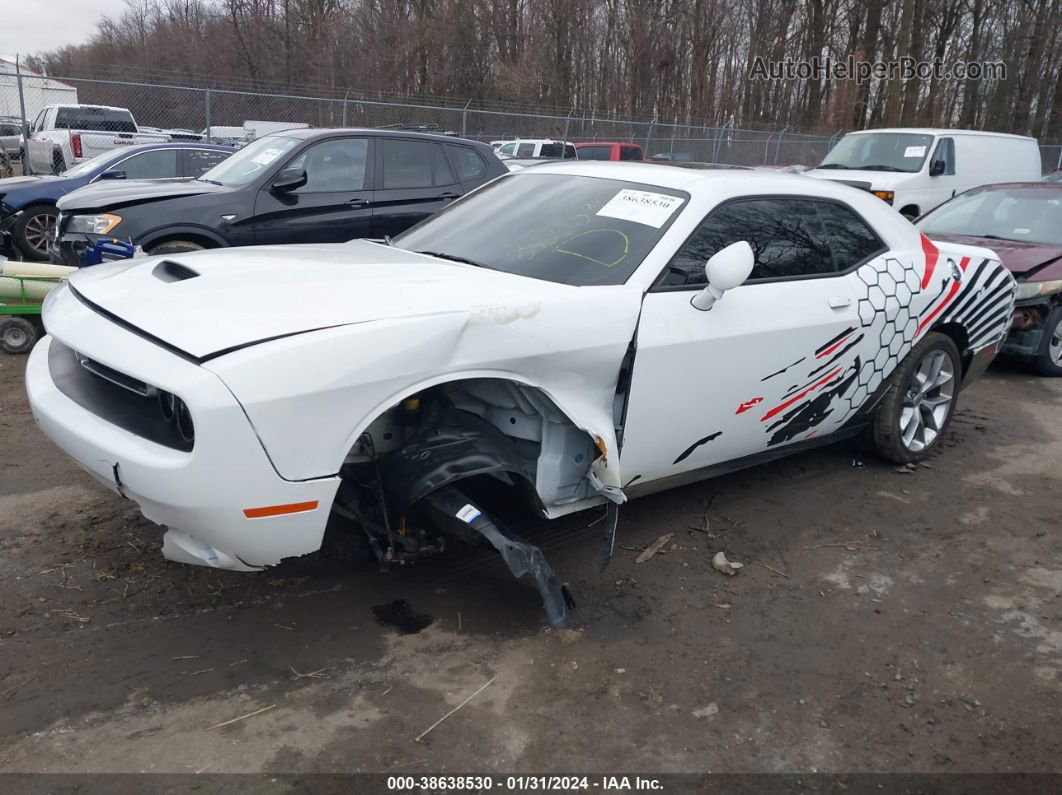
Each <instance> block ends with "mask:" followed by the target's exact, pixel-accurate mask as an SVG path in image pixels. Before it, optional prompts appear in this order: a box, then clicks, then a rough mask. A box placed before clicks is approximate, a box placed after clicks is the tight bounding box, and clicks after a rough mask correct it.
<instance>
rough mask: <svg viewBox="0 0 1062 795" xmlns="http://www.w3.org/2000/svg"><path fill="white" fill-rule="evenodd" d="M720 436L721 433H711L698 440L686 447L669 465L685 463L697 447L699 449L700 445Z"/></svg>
mask: <svg viewBox="0 0 1062 795" xmlns="http://www.w3.org/2000/svg"><path fill="white" fill-rule="evenodd" d="M722 435H723V432H722V431H716V432H715V433H712V434H709V435H708V436H705V437H704V438H703V439H698V440H697V441H696V442H694V443H693V444H691V445H690V446H689V447H687V448H686V449H685V450H683V452H682V455H680V456H679V457H678V458H676V459H675V460H674V461H672V462H671V465H672V466H674V465H675V464H677V463H679V462H680V461H685V460H686V459H687V458H689V457H690V454H691V453H693V451H694V450H696V449H697V448H698V447H700V446H701V445H702V444H708V442H710V441H712V439H715V438H716V437H717V436H722Z"/></svg>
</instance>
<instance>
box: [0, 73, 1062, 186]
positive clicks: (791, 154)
mask: <svg viewBox="0 0 1062 795" xmlns="http://www.w3.org/2000/svg"><path fill="white" fill-rule="evenodd" d="M321 93H322V94H324V93H326V92H321ZM78 103H82V104H91V105H110V106H115V107H120V108H128V109H129V110H130V111H131V112H132V114H133V116H134V118H135V120H136V124H137V125H138V127H139V129H140V131H141V132H154V133H158V134H162V135H168V136H170V137H173V138H175V139H185V140H199V139H203V140H211V141H221V142H233V143H237V144H241V143H245V142H247V141H250V140H253V139H254V138H256V137H259V136H261V135H265V134H267V133H270V132H275V131H277V130H281V129H285V128H290V127H299V126H311V127H375V128H381V127H395V128H402V129H423V130H426V131H436V132H441V133H447V134H452V135H459V136H462V137H465V138H471V139H474V140H478V141H484V142H492V141H504V140H511V139H514V138H554V139H561V140H565V141H571V142H576V143H577V142H581V141H622V142H630V143H634V144H638V145H640V146H641V147H642V150H643V152H644V154H645V156H646V157H652V156H656V155H666V156H668V157H669V158H670V159H674V160H690V161H699V162H707V163H722V164H728V165H746V166H757V165H776V166H783V165H802V166H813V165H815V164H816V163H818V162H819V161H820V160H821V159H822V158H823V157H824V156H825V154H826V153H827V152H828V151H829V150H830V148H831V147H832V146H833V145H834V144H835V143H836V142H837V140H838V139H839V138H840V136H841V135H842V134H843V131H841V130H838V131H836V132H834V133H833V134H829V135H823V134H810V133H804V132H798V131H794V130H790V129H789V128H784V129H780V130H753V129H742V128H737V127H734V126H732V125H730V124H724V125H722V126H705V125H697V124H682V123H674V122H668V121H664V120H659V119H642V120H636V119H619V118H601V117H596V116H591V115H586V114H582V113H579V112H576V111H572V112H570V113H563V112H560V111H549V112H533V111H529V110H525V109H516V108H508V107H499V106H488V105H485V104H483V103H473V102H471V101H469V102H459V101H448V100H424V99H415V98H406V99H400V98H396V97H392V96H386V97H385V96H369V95H357V96H355V95H352V93H351V92H349V91H348V92H345V93H339V92H333V95H331V96H313V95H310V93H309V92H301V91H295V92H290V93H286V92H279V91H275V92H264V91H252V90H239V89H236V88H208V87H202V86H187V85H173V84H164V83H155V82H137V81H132V80H118V79H97V78H93V79H89V78H74V77H63V76H48V77H45V76H41V75H37V74H35V73H29V72H27V71H26V70H25V69H24V68H22V69H20V70H18V73H16V69H15V67H14V64H11V63H10V62H7V61H0V171H3V170H4V169H5V168H6V169H7V171H8V172H11V171H12V170H15V169H17V168H18V166H19V164H21V165H22V167H23V168H24V169H25V170H26V171H27V172H28V171H31V170H36V171H50V170H54V169H55V168H58V167H59V166H61V165H69V164H66V163H62V162H57V161H56V158H55V157H54V156H53V153H52V152H50V151H49V150H48V149H47V146H48V145H47V144H44V145H38V142H37V141H35V140H32V138H33V136H31V140H30V141H29V155H30V156H29V157H26V156H25V155H26V147H27V143H26V141H25V139H24V138H21V136H20V135H19V133H18V130H19V128H21V127H23V126H25V128H26V129H29V130H30V131H31V132H32V130H33V129H34V125H35V123H36V122H37V120H38V117H39V116H40V115H41V113H42V111H43V109H44V107H45V106H47V105H50V104H78ZM38 137H40V136H38ZM5 153H6V154H5ZM1041 153H1042V159H1043V166H1044V171H1045V172H1048V171H1053V170H1056V169H1059V168H1062V145H1045V146H1042V147H1041Z"/></svg>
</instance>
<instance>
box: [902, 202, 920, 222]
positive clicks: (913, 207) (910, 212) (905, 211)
mask: <svg viewBox="0 0 1062 795" xmlns="http://www.w3.org/2000/svg"><path fill="white" fill-rule="evenodd" d="M900 215H902V216H905V217H907V218H912V219H913V218H917V217H918V216H919V215H921V213H920V212H919V211H918V205H917V204H905V205H904V206H903V207H901V208H900Z"/></svg>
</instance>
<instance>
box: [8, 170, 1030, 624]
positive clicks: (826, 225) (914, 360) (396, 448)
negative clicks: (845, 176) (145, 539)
mask: <svg viewBox="0 0 1062 795" xmlns="http://www.w3.org/2000/svg"><path fill="white" fill-rule="evenodd" d="M706 262H707V266H706V264H705V263H706ZM1013 303H1014V280H1013V278H1012V277H1011V276H1010V273H1009V272H1008V271H1007V270H1006V268H1004V267H1003V266H1002V265H1001V264H1000V263H999V261H998V259H997V257H996V255H995V254H993V253H992V252H991V251H989V250H987V249H984V248H977V247H970V246H961V245H940V246H938V245H936V244H934V243H932V242H930V241H929V240H928V239H927V238H925V237H923V236H922V235H920V234H919V232H918V231H917V230H916V229H915V228H914V227H912V226H911V225H910V224H909V223H908V222H907V221H906V220H904V219H903V218H902V217H900V216H899V215H898V214H896V213H895V212H894V211H892V210H891V209H889V208H888V207H887V206H886V205H885V204H883V203H881V202H880V201H878V200H877V199H875V198H874V197H873V196H871V195H870V194H868V193H865V192H863V191H859V190H855V189H852V188H848V187H845V186H842V185H836V184H834V183H830V182H825V181H815V180H808V179H805V178H803V177H796V176H789V175H777V174H766V173H761V172H738V171H716V172H713V171H700V170H692V171H691V170H688V169H678V168H668V167H662V166H654V165H646V164H617V163H598V164H595V163H571V164H550V165H543V166H541V167H536V168H533V169H527V170H525V171H523V172H518V173H515V174H511V175H508V176H506V177H503V178H501V179H498V180H495V181H494V182H492V183H490V184H489V185H486V186H484V187H483V188H481V189H480V190H478V191H476V192H474V193H473V194H471V195H469V196H468V197H467V198H465V199H463V200H461V201H459V202H455V203H454V204H453V205H451V206H450V207H449V208H447V209H446V210H445V211H444V212H442V213H441V214H439V215H437V216H435V217H433V218H431V219H428V220H427V221H425V222H423V223H422V224H420V225H418V226H417V227H415V228H414V229H412V230H410V231H408V232H407V233H406V234H404V235H402V236H400V237H399V238H397V239H396V240H395V241H394V245H390V246H389V245H385V244H381V243H374V242H369V241H355V242H351V243H348V244H344V245H316V246H301V247H293V246H288V247H283V246H278V247H261V248H246V249H240V250H232V251H223V252H199V253H195V254H188V255H181V256H174V257H153V258H147V259H142V260H135V261H130V262H128V263H113V264H109V265H102V266H99V267H96V268H89V269H85V270H82V271H79V272H77V273H76V274H74V276H73V277H72V278H71V279H70V282H69V286H68V287H64V288H60V289H59V290H57V291H56V292H54V293H52V294H51V295H50V296H49V298H48V300H47V302H46V305H45V308H44V315H45V321H46V324H47V328H48V331H49V334H50V336H49V337H46V338H45V339H44V340H42V342H41V343H40V344H38V346H37V348H36V349H35V350H34V352H33V354H32V355H31V357H30V362H29V365H28V369H27V376H26V377H27V387H28V391H29V396H30V403H31V406H32V409H33V412H34V415H35V416H36V418H37V419H38V421H39V423H40V426H41V428H42V430H43V431H44V432H45V433H46V434H47V435H48V436H49V437H51V438H52V439H53V440H54V441H55V442H56V443H57V444H59V445H60V446H61V447H62V448H63V449H65V450H66V451H67V452H68V453H70V454H71V455H72V456H73V457H74V458H75V459H76V460H78V461H79V462H80V463H81V464H82V466H84V467H85V468H86V469H87V470H88V471H89V472H91V473H92V474H93V475H94V476H95V477H96V478H97V479H99V480H100V482H102V483H103V484H105V485H106V486H107V487H108V488H110V489H112V490H114V491H116V492H118V493H120V494H122V495H124V496H125V497H127V498H128V499H130V500H133V501H135V502H136V503H137V504H138V505H139V507H140V509H141V510H142V511H143V513H144V515H145V516H147V517H148V518H149V519H151V520H152V521H154V522H157V523H159V524H162V525H166V526H167V527H168V530H167V531H166V535H165V540H164V546H163V552H164V554H165V555H166V556H167V557H168V558H170V559H173V560H179V561H184V562H188V563H196V564H201V565H208V566H216V567H220V568H228V569H239V570H254V569H259V568H263V567H266V566H270V565H273V564H276V563H277V562H279V561H280V560H282V559H284V558H287V557H291V556H297V555H303V554H306V553H309V552H313V551H315V550H318V549H319V548H321V547H322V544H324V545H325V546H328V547H339V548H343V547H347V548H353V549H357V547H358V546H359V545H360V546H361V547H363V548H364V547H367V548H368V549H371V550H372V551H373V553H374V554H375V556H376V557H377V558H378V559H379V561H380V562H381V564H383V565H395V564H399V563H403V562H409V561H413V560H416V559H417V558H418V557H420V556H421V555H425V554H433V553H436V552H439V551H440V550H442V549H444V548H445V547H447V546H452V544H453V543H454V542H458V543H464V542H467V541H470V540H475V539H477V538H478V539H479V540H480V541H482V542H484V543H488V544H491V545H493V546H495V547H496V548H497V549H499V550H500V552H501V553H502V555H503V556H504V558H505V560H506V562H507V563H508V565H509V567H510V568H511V570H512V571H513V572H514V574H517V575H520V574H523V573H528V574H531V575H532V577H533V578H534V580H535V582H536V584H537V585H538V587H539V589H540V591H541V593H542V597H543V601H544V604H545V606H546V609H547V612H548V615H549V618H550V621H551V622H552V623H553V624H555V625H558V626H560V625H563V624H564V623H565V622H566V621H567V619H568V601H567V599H566V594H565V592H564V589H563V588H562V587H561V586H560V581H559V579H558V577H557V575H556V574H555V573H554V572H553V571H552V570H551V569H550V568H549V565H548V563H547V562H546V561H545V559H544V558H543V556H542V553H541V551H540V550H538V549H537V548H536V547H535V546H534V545H533V544H531V543H530V542H528V541H526V540H524V539H521V538H519V537H517V536H516V535H515V534H514V532H513V530H512V528H513V527H514V526H515V525H514V523H513V522H514V518H515V519H517V520H518V519H519V514H517V515H516V516H515V517H514V506H527V507H528V508H529V509H530V512H531V513H532V514H537V515H538V516H539V517H545V518H549V519H552V518H556V517H559V516H563V515H566V514H570V513H572V512H575V511H581V510H584V509H587V508H592V507H594V506H601V505H605V506H606V507H607V521H606V522H604V523H603V527H604V528H605V529H604V533H603V536H604V537H603V539H602V553H601V562H602V564H604V563H607V562H608V559H609V557H610V556H611V552H612V544H613V542H614V534H615V529H616V522H617V517H618V511H619V509H620V505H621V504H622V503H623V502H625V501H626V500H627V499H630V498H632V497H636V496H639V495H642V494H648V493H651V492H655V491H660V490H662V489H666V488H668V487H670V486H675V485H679V484H682V483H686V482H690V481H694V480H698V479H701V478H705V477H709V476H711V475H714V474H719V473H721V472H726V471H731V470H734V469H737V468H740V467H743V466H748V465H750V464H753V463H757V462H762V461H764V460H768V459H771V458H775V457H779V456H783V455H786V454H788V453H791V452H794V451H797V450H801V449H804V448H806V447H808V446H811V445H816V444H823V443H826V442H829V441H831V440H835V439H839V438H842V437H846V436H849V435H853V434H857V433H867V434H869V436H870V438H871V439H872V440H873V442H874V443H875V445H876V446H877V448H878V449H879V450H880V451H881V453H882V454H883V455H885V456H886V457H888V458H889V459H891V460H893V461H897V462H909V461H913V460H917V459H918V458H920V457H922V456H923V455H925V454H926V453H927V452H928V451H930V450H932V449H934V448H935V447H936V445H937V444H938V443H939V441H940V438H941V436H942V435H943V434H944V433H945V432H946V430H947V427H948V423H949V421H950V419H951V416H952V413H953V411H954V408H955V404H956V399H957V397H958V392H959V389H960V387H961V386H962V385H963V384H966V383H968V382H969V381H970V380H972V379H973V378H975V377H976V376H977V375H978V374H980V373H981V372H982V370H983V369H984V368H985V367H986V366H987V365H988V363H989V362H990V361H991V359H992V357H993V356H994V355H995V353H996V350H997V348H998V346H999V344H1000V342H1001V340H1002V339H1003V336H1004V334H1005V333H1006V330H1007V328H1008V326H1009V324H1010V318H1011V314H1012V309H1013ZM691 406H692V407H695V408H694V409H693V410H691V409H690V407H691ZM514 497H515V498H516V499H514Z"/></svg>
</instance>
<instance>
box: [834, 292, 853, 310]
mask: <svg viewBox="0 0 1062 795" xmlns="http://www.w3.org/2000/svg"><path fill="white" fill-rule="evenodd" d="M829 304H830V309H844V308H845V307H849V306H851V305H852V299H851V298H846V297H844V296H840V295H835V296H833V297H832V298H830V300H829Z"/></svg>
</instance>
